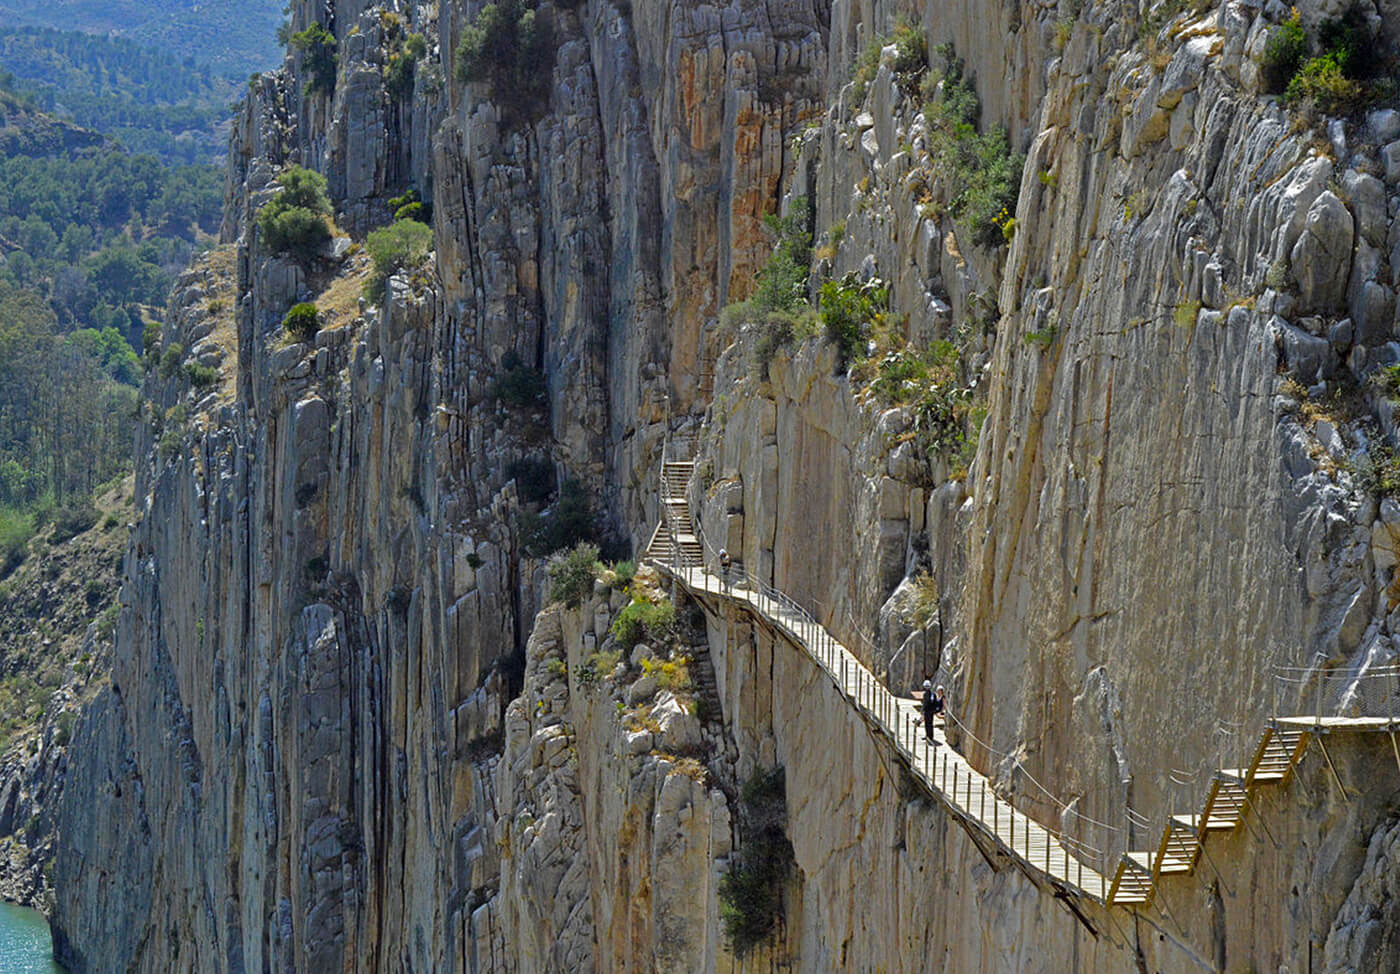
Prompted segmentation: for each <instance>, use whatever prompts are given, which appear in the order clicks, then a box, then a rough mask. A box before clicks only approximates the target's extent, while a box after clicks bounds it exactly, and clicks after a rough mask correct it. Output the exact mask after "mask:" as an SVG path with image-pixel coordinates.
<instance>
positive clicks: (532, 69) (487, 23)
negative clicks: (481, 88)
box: [456, 0, 554, 121]
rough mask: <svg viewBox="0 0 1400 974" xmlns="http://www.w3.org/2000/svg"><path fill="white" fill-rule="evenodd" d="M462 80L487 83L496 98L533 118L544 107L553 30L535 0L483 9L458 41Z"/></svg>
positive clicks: (504, 1) (501, 0) (502, 0)
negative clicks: (537, 8) (539, 10)
mask: <svg viewBox="0 0 1400 974" xmlns="http://www.w3.org/2000/svg"><path fill="white" fill-rule="evenodd" d="M456 75H457V80H458V81H460V82H461V83H463V84H468V83H476V82H481V83H486V84H490V86H491V97H492V98H493V99H494V100H495V101H496V102H497V103H498V104H499V105H501V107H503V108H505V109H506V110H507V111H508V112H509V113H510V114H511V115H513V116H515V117H516V118H519V119H522V120H525V121H529V120H531V119H533V118H535V117H537V116H538V115H539V114H540V113H541V112H542V111H543V109H544V107H545V103H546V101H547V100H548V98H549V91H550V86H551V85H552V83H553V75H554V32H553V30H551V28H550V24H549V21H548V20H547V19H545V18H544V17H542V16H541V15H540V14H539V12H538V11H536V10H535V4H534V0H497V2H495V3H488V4H487V5H486V6H484V7H482V8H481V13H479V14H477V16H476V20H474V21H472V22H471V23H470V24H468V25H467V26H466V27H465V28H463V30H462V39H461V41H460V42H459V43H458V45H457V67H456Z"/></svg>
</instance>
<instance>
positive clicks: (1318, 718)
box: [1313, 659, 1322, 724]
mask: <svg viewBox="0 0 1400 974" xmlns="http://www.w3.org/2000/svg"><path fill="white" fill-rule="evenodd" d="M1316 665H1317V709H1316V710H1314V711H1313V722H1314V723H1316V724H1321V723H1322V661H1321V660H1320V659H1319V660H1317V662H1316Z"/></svg>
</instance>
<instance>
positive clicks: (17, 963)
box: [0, 903, 63, 974]
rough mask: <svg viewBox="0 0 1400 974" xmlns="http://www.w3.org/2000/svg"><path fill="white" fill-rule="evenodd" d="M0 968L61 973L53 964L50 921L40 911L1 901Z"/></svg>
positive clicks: (25, 973)
mask: <svg viewBox="0 0 1400 974" xmlns="http://www.w3.org/2000/svg"><path fill="white" fill-rule="evenodd" d="M0 971H4V972H5V974H63V968H61V967H59V966H58V965H57V964H55V963H54V960H53V939H52V938H51V937H50V936H49V922H48V921H47V920H45V919H44V915H43V914H42V913H40V912H39V911H37V910H26V909H24V908H22V907H18V906H11V905H10V904H8V903H0Z"/></svg>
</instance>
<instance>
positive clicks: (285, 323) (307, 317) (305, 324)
mask: <svg viewBox="0 0 1400 974" xmlns="http://www.w3.org/2000/svg"><path fill="white" fill-rule="evenodd" d="M282 327H283V328H284V329H285V330H286V332H287V335H288V336H290V337H291V338H292V339H293V340H294V341H298V342H309V341H311V339H313V338H315V337H316V332H317V330H318V329H320V327H321V313H320V312H319V311H317V310H316V305H314V304H312V303H311V302H310V301H303V302H301V303H300V304H294V305H292V307H291V308H290V309H289V310H288V311H287V313H286V314H285V315H284V316H283V317H282Z"/></svg>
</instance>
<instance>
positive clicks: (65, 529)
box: [49, 499, 97, 544]
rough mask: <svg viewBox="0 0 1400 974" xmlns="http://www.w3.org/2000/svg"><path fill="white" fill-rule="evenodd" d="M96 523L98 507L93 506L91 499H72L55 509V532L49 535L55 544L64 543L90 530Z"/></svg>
mask: <svg viewBox="0 0 1400 974" xmlns="http://www.w3.org/2000/svg"><path fill="white" fill-rule="evenodd" d="M96 523H97V508H95V507H93V506H92V502H91V501H89V500H87V499H83V500H77V501H70V502H69V503H67V504H65V505H63V506H62V507H60V508H58V510H56V511H54V515H53V532H52V533H51V534H50V535H49V540H50V541H52V542H53V543H54V544H62V543H63V542H65V541H68V540H70V539H71V538H75V537H77V536H78V535H80V534H82V533H83V532H84V531H87V530H89V529H90V528H91V527H92V526H93V525H94V524H96Z"/></svg>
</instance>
